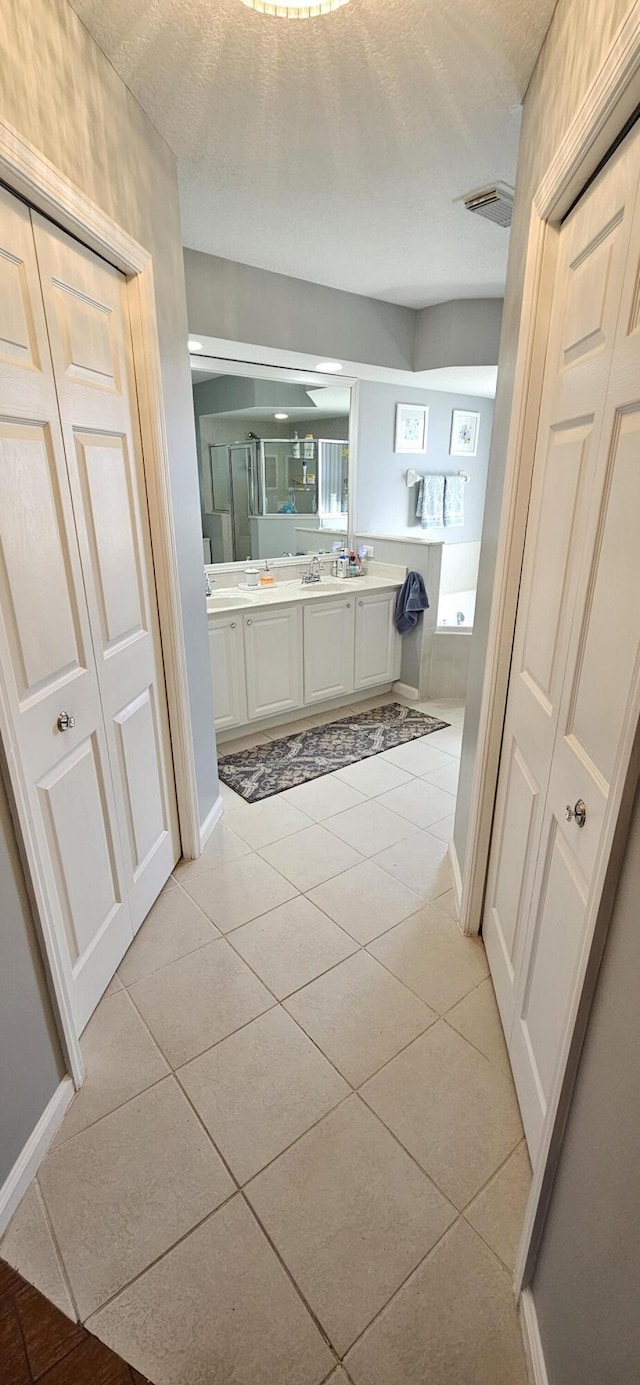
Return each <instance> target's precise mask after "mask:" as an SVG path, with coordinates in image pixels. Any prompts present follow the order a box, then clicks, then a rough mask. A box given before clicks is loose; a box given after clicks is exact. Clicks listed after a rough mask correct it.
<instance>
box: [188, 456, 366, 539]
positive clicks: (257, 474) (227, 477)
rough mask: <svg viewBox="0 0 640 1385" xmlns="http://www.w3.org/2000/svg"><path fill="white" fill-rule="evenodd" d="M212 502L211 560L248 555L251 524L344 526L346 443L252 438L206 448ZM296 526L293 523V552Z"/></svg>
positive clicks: (346, 466)
mask: <svg viewBox="0 0 640 1385" xmlns="http://www.w3.org/2000/svg"><path fill="white" fill-rule="evenodd" d="M209 467H210V488H209V490H210V498H211V500H210V503H211V504H212V512H211V513H210V514H209V515H205V519H206V520H207V528H208V531H209V534H210V536H211V547H212V554H213V553H214V552H215V553H216V555H217V556H216V557H215V558H213V561H214V562H215V561H218V562H230V561H234V562H240V561H244V560H245V559H246V558H247V557H249V556H250V555H251V527H252V526H251V520H252V519H257V520H259V519H261V518H264V517H266V516H273V515H281V516H283V517H284V516H286V515H291V516H296V515H297V516H299V517H300V519H301V523H304V520H305V517H306V521H307V523H308V524H310V525H311V526H312V527H317V528H321V527H325V526H326V527H327V528H331V527H336V528H339V527H343V528H345V529H346V527H347V513H348V508H349V493H348V484H349V482H348V476H349V443H348V441H347V440H346V439H339V440H334V439H329V438H294V439H292V438H253V439H250V440H249V441H247V442H237V443H210V444H209ZM294 529H295V524H294V521H293V520H292V522H291V530H292V532H291V543H290V545H289V547H290V549H291V551H294V544H295V538H294Z"/></svg>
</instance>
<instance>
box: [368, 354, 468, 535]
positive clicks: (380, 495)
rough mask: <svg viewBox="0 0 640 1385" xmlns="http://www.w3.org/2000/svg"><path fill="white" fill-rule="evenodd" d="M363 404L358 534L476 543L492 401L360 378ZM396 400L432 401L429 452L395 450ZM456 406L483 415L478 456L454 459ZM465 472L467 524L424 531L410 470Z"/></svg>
mask: <svg viewBox="0 0 640 1385" xmlns="http://www.w3.org/2000/svg"><path fill="white" fill-rule="evenodd" d="M359 396H360V397H359V403H358V461H357V475H356V500H355V523H354V528H355V529H356V530H357V531H358V533H366V534H398V535H400V534H401V535H403V536H405V537H407V538H426V539H428V540H429V541H430V542H431V543H471V542H475V541H477V540H478V539H479V538H480V535H481V532H482V513H483V509H484V497H485V487H486V481H487V464H488V458H489V445H490V440H491V425H492V420H493V401H492V400H491V399H480V398H478V397H477V396H473V395H457V394H444V393H440V392H436V391H435V390H418V389H405V388H404V387H401V386H399V385H379V384H376V383H374V382H372V381H369V380H361V381H360V385H359ZM396 404H427V405H428V406H429V429H428V437H427V451H426V454H422V455H420V456H410V455H409V454H408V453H404V452H394V450H393V449H394V444H395V420H396ZM453 409H472V410H474V412H476V413H479V414H480V415H481V420H480V433H479V437H478V455H477V456H476V457H450V456H449V438H450V432H451V414H452V411H453ZM409 468H411V469H412V470H414V471H417V472H419V473H420V474H423V473H424V472H427V471H436V472H445V473H446V472H457V471H466V472H467V474H468V475H469V476H470V477H471V480H470V482H469V484H468V485H467V486H465V492H464V500H465V522H464V524H463V525H461V526H460V527H459V528H452V529H436V528H434V529H423V528H422V526H421V524H420V522H419V521H418V520H416V513H415V511H416V500H417V488H416V487H413V488H412V489H411V490H409V489H408V488H407V485H406V482H405V479H404V477H405V472H406V471H407V470H408V469H409Z"/></svg>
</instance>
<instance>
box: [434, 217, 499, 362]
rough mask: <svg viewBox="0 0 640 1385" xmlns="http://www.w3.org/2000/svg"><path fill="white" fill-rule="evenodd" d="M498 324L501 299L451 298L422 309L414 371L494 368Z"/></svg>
mask: <svg viewBox="0 0 640 1385" xmlns="http://www.w3.org/2000/svg"><path fill="white" fill-rule="evenodd" d="M505 234H506V232H505V231H503V232H502V235H505ZM501 324H502V299H501V298H454V299H452V300H451V301H450V302H449V303H435V304H434V305H433V307H431V308H423V309H422V311H421V312H419V313H418V314H417V316H416V345H415V355H414V361H413V368H414V370H436V369H438V368H439V367H440V366H460V365H462V366H465V365H471V364H473V365H495V363H496V361H497V359H498V352H499V349H500V327H501Z"/></svg>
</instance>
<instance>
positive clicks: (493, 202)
mask: <svg viewBox="0 0 640 1385" xmlns="http://www.w3.org/2000/svg"><path fill="white" fill-rule="evenodd" d="M463 201H464V205H465V207H466V208H467V211H468V212H475V213H476V215H477V216H485V217H486V218H487V221H495V223H496V226H510V225H511V217H512V215H513V188H511V187H509V184H508V183H495V184H494V186H493V187H490V188H480V190H479V191H478V192H470V193H469V195H468V196H467V197H465V198H464V199H463Z"/></svg>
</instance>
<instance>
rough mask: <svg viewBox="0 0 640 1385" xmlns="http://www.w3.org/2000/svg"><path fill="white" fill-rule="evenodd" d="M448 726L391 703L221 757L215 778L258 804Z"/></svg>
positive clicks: (446, 723)
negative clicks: (265, 799) (298, 785)
mask: <svg viewBox="0 0 640 1385" xmlns="http://www.w3.org/2000/svg"><path fill="white" fill-rule="evenodd" d="M448 725H449V722H448V721H438V719H437V718H436V717H430V716H427V714H426V712H416V711H413V710H412V708H411V707H403V706H402V704H401V703H400V702H392V703H390V704H389V705H388V706H386V707H374V708H373V709H372V710H371V711H368V712H354V713H353V715H352V716H348V717H342V718H341V720H340V721H332V722H329V723H327V724H325V725H324V726H313V727H312V728H311V730H309V731H297V732H295V733H294V734H293V735H292V736H283V738H282V740H279V741H269V742H268V743H267V744H266V745H256V746H254V747H253V749H252V750H238V751H236V752H235V753H233V754H231V755H224V754H223V755H221V757H220V760H219V766H218V767H219V774H220V778H221V780H222V782H223V784H227V785H228V787H229V788H230V789H234V790H235V792H236V793H238V794H240V795H241V797H242V798H244V799H246V801H247V803H257V802H258V801H259V800H260V799H261V798H271V796H272V794H277V793H284V791H285V789H293V788H295V786H296V785H297V784H307V783H308V782H309V780H311V779H319V778H320V777H321V775H323V774H332V773H333V771H334V770H336V769H344V767H345V765H353V764H355V763H356V761H358V760H366V759H368V757H369V756H370V755H379V754H380V752H381V751H383V750H392V749H393V747H394V746H396V745H404V744H405V743H406V742H407V741H415V740H417V739H418V737H419V736H428V735H430V733H431V732H432V731H442V730H444V728H445V726H448Z"/></svg>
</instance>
